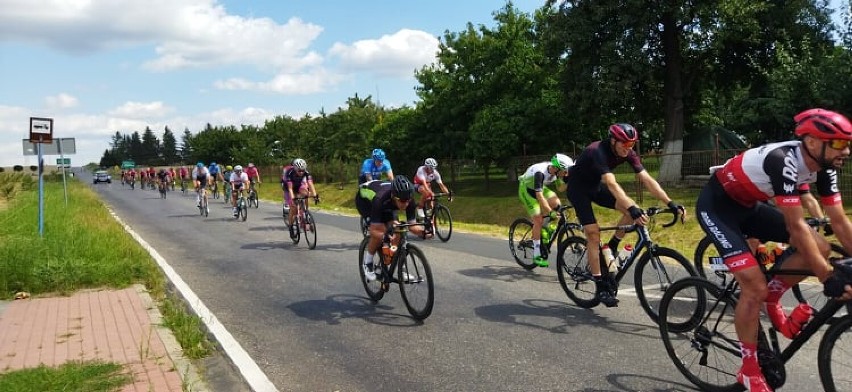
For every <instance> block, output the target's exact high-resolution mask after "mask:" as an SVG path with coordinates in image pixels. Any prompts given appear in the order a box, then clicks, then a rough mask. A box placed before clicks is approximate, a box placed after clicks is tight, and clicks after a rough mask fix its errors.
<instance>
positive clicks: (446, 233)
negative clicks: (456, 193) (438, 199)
mask: <svg viewBox="0 0 852 392" xmlns="http://www.w3.org/2000/svg"><path fill="white" fill-rule="evenodd" d="M432 214H433V216H432V223H433V224H434V225H435V234H437V235H438V238H440V239H441V241H442V242H447V241H449V240H450V236H451V235H453V217H452V215H450V209H449V208H447V207H444V206H442V205H438V206H437V207H435V209H434V210H433V211H432Z"/></svg>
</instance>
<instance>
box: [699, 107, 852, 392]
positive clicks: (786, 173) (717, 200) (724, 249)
mask: <svg viewBox="0 0 852 392" xmlns="http://www.w3.org/2000/svg"><path fill="white" fill-rule="evenodd" d="M794 120H795V121H796V128H795V134H796V136H797V138H798V140H794V141H788V142H779V143H770V144H766V145H763V146H759V147H756V148H752V149H749V150H746V151H745V152H743V153H742V154H740V155H737V156H736V157H734V158H732V159H730V160H729V161H728V162H726V163H725V164H724V165H723V166H721V167H716V168H711V170H712V171H713V173H712V174H713V175H712V176H711V178H710V180H709V182H708V183H707V185H706V186H705V187H704V189H703V190H702V191H701V194H700V195H699V197H698V202H697V204H696V214H697V216H698V221H699V223H700V224H701V227H702V229H704V231H705V232H706V233H707V234H708V235H709V236H710V237H711V238H712V239H713V242H714V243H715V245H716V248H717V249H718V251H719V254H720V255H721V257H722V259H723V260H724V262H725V264H726V265H727V266H728V269H729V270H730V271H731V273H733V275H734V278H735V279H736V280H737V282H738V283H739V284H740V288H741V293H740V295H739V302H738V303H737V307H736V310H735V313H734V317H735V320H734V323H735V325H736V330H737V335H738V337H739V339H740V349H741V356H742V361H743V363H742V367H741V368H740V371H739V372H738V373H737V381H739V382H740V383H741V384H742V385H743V386H744V387H745V388H746V389H747V390H749V391H752V392H754V391H761V392H765V391H771V390H772V388H771V387H770V386H769V385H767V383H766V380H765V378H764V377H763V375H762V373H761V370H760V365H759V364H758V360H757V341H758V339H757V334H758V323H759V317H760V308H761V305H762V304H763V303H764V302H765V303H766V312H767V315H768V316H769V318H770V319H771V321H772V323H773V325H774V326H775V327H776V329H778V331H780V332H781V333H782V334H784V335H785V336H787V337H788V338H792V337H793V336H795V335H796V334H798V332H799V331H800V330H801V327H802V325H801V321H799V320H801V319H802V318H804V320H807V318H808V317H809V316H810V312H811V309H810V307H809V306H802V307H797V308H796V309H794V311H793V312H794V313H796V312H799V314H797V315H796V317H790V318H788V317H787V315H786V314H785V313H784V309H783V308H782V307H781V304H780V302H779V300H780V298H781V296H782V295H783V294H784V292H785V291H786V290H787V289H788V288H790V287H791V286H793V285H795V284H796V283H798V282H799V281H801V280H802V278H803V277H801V276H792V275H784V276H780V275H779V276H776V277H775V278H773V279H772V281H771V282H769V283H768V284H767V282H766V278H765V276H764V274H763V272H762V271H761V269H760V268H758V261H757V260H756V258H755V256H754V255H753V254H752V252H751V251H750V248H749V246H748V244H747V242H746V237H753V238H757V239H759V240H761V241H775V242H785V243H789V244H790V245H791V247H792V249H795V252H793V251H790V252H788V255H787V257H786V258H785V259H784V260H783V264H782V266H781V268H782V269H809V270H811V271H813V273H814V275H816V277H817V278H819V280H820V281H821V282H823V285H824V286H823V287H824V293H825V295H827V296H830V297H839V298H842V299H850V298H852V287H850V285H849V283H848V282H849V281H850V280H849V279H850V277H852V271H846V268H842V269H839V271H833V270H832V266H831V265H830V264H829V263H828V262H827V261H826V257H828V254H829V252H830V249H831V248H830V246H829V243H828V241H826V239H825V238H824V237H823V236H822V235H821V234H819V233H817V232H816V231H815V230H813V229H812V228H811V227H810V226H808V225H807V223H806V221H805V219H804V210H803V208H802V204H801V201H800V188H801V186H802V185H804V184H809V183H815V184H816V188H817V192H818V194H819V196H820V201H821V204H822V205H823V207H824V209H825V213H826V215H828V217H829V218H830V219H831V223H832V228H833V229H834V233H835V234H836V236H837V238H838V239H839V240H840V243H841V244H842V245H843V247H844V248H846V249H852V223H850V222H849V219H847V218H846V214H845V211H844V209H843V204H842V202H841V199H840V192H839V189H838V184H837V180H838V176H837V170H836V169H837V168H839V167H840V166H842V165H843V162H844V161H845V160H846V159H847V158H848V157H849V154H850V143H852V124H850V122H849V120H848V119H847V118H846V117H844V116H843V115H840V114H838V113H835V112H832V111H828V110H824V109H811V110H806V111H804V112H802V113H799V114H798V115H796V116H795V117H794ZM770 199H774V201H775V205H774V206H773V205H771V204H770V203H768V201H769V200H770ZM805 322H806V321H805Z"/></svg>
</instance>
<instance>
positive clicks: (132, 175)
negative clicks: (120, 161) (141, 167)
mask: <svg viewBox="0 0 852 392" xmlns="http://www.w3.org/2000/svg"><path fill="white" fill-rule="evenodd" d="M125 174H126V176H127V177H126V178H125V182H127V183H128V184H131V187H133V186H135V183H136V169H134V168H130V170H128V171H127V172H125Z"/></svg>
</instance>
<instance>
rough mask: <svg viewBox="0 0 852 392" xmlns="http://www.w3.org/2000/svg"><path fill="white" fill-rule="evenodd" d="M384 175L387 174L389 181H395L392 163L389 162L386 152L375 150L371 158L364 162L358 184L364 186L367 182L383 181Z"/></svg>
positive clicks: (379, 149)
mask: <svg viewBox="0 0 852 392" xmlns="http://www.w3.org/2000/svg"><path fill="white" fill-rule="evenodd" d="M382 173H386V174H387V176H388V181H390V180H393V169H391V163H390V161H388V160H387V157H386V156H385V152H384V150H382V149H381V148H377V149H375V150H373V154H372V156H371V157H370V158H367V159H365V160H364V163H362V164H361V172H360V174H359V175H358V183H359V184H363V183H365V182H367V181H372V180H378V179H381V177H382Z"/></svg>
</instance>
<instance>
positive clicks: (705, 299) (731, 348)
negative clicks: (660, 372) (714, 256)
mask: <svg viewBox="0 0 852 392" xmlns="http://www.w3.org/2000/svg"><path fill="white" fill-rule="evenodd" d="M735 307H736V299H735V298H734V296H732V295H727V294H726V292H725V291H724V289H723V288H720V287H719V286H717V285H716V284H715V283H712V282H710V281H707V280H706V279H703V278H700V277H690V278H686V279H682V280H679V281H677V282H675V283H674V284H672V286H671V287H670V288H669V289H668V290H666V293H665V294H664V295H663V298H662V300H661V301H660V323H659V325H660V337H661V338H662V340H663V345H664V346H665V348H666V353H667V354H668V356H669V358H670V359H671V360H672V362H674V364H675V366H676V367H677V369H678V370H679V371H680V373H681V374H683V375H684V377H686V378H687V379H688V380H689V381H690V382H692V383H693V384H695V385H696V386H698V387H699V388H701V390H704V391H710V392H734V391H742V390H743V386H742V385H740V384H739V383H737V371H739V369H740V366H741V365H742V360H741V358H740V346H739V338H738V337H737V333H736V329H735V326H734V308H735Z"/></svg>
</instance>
